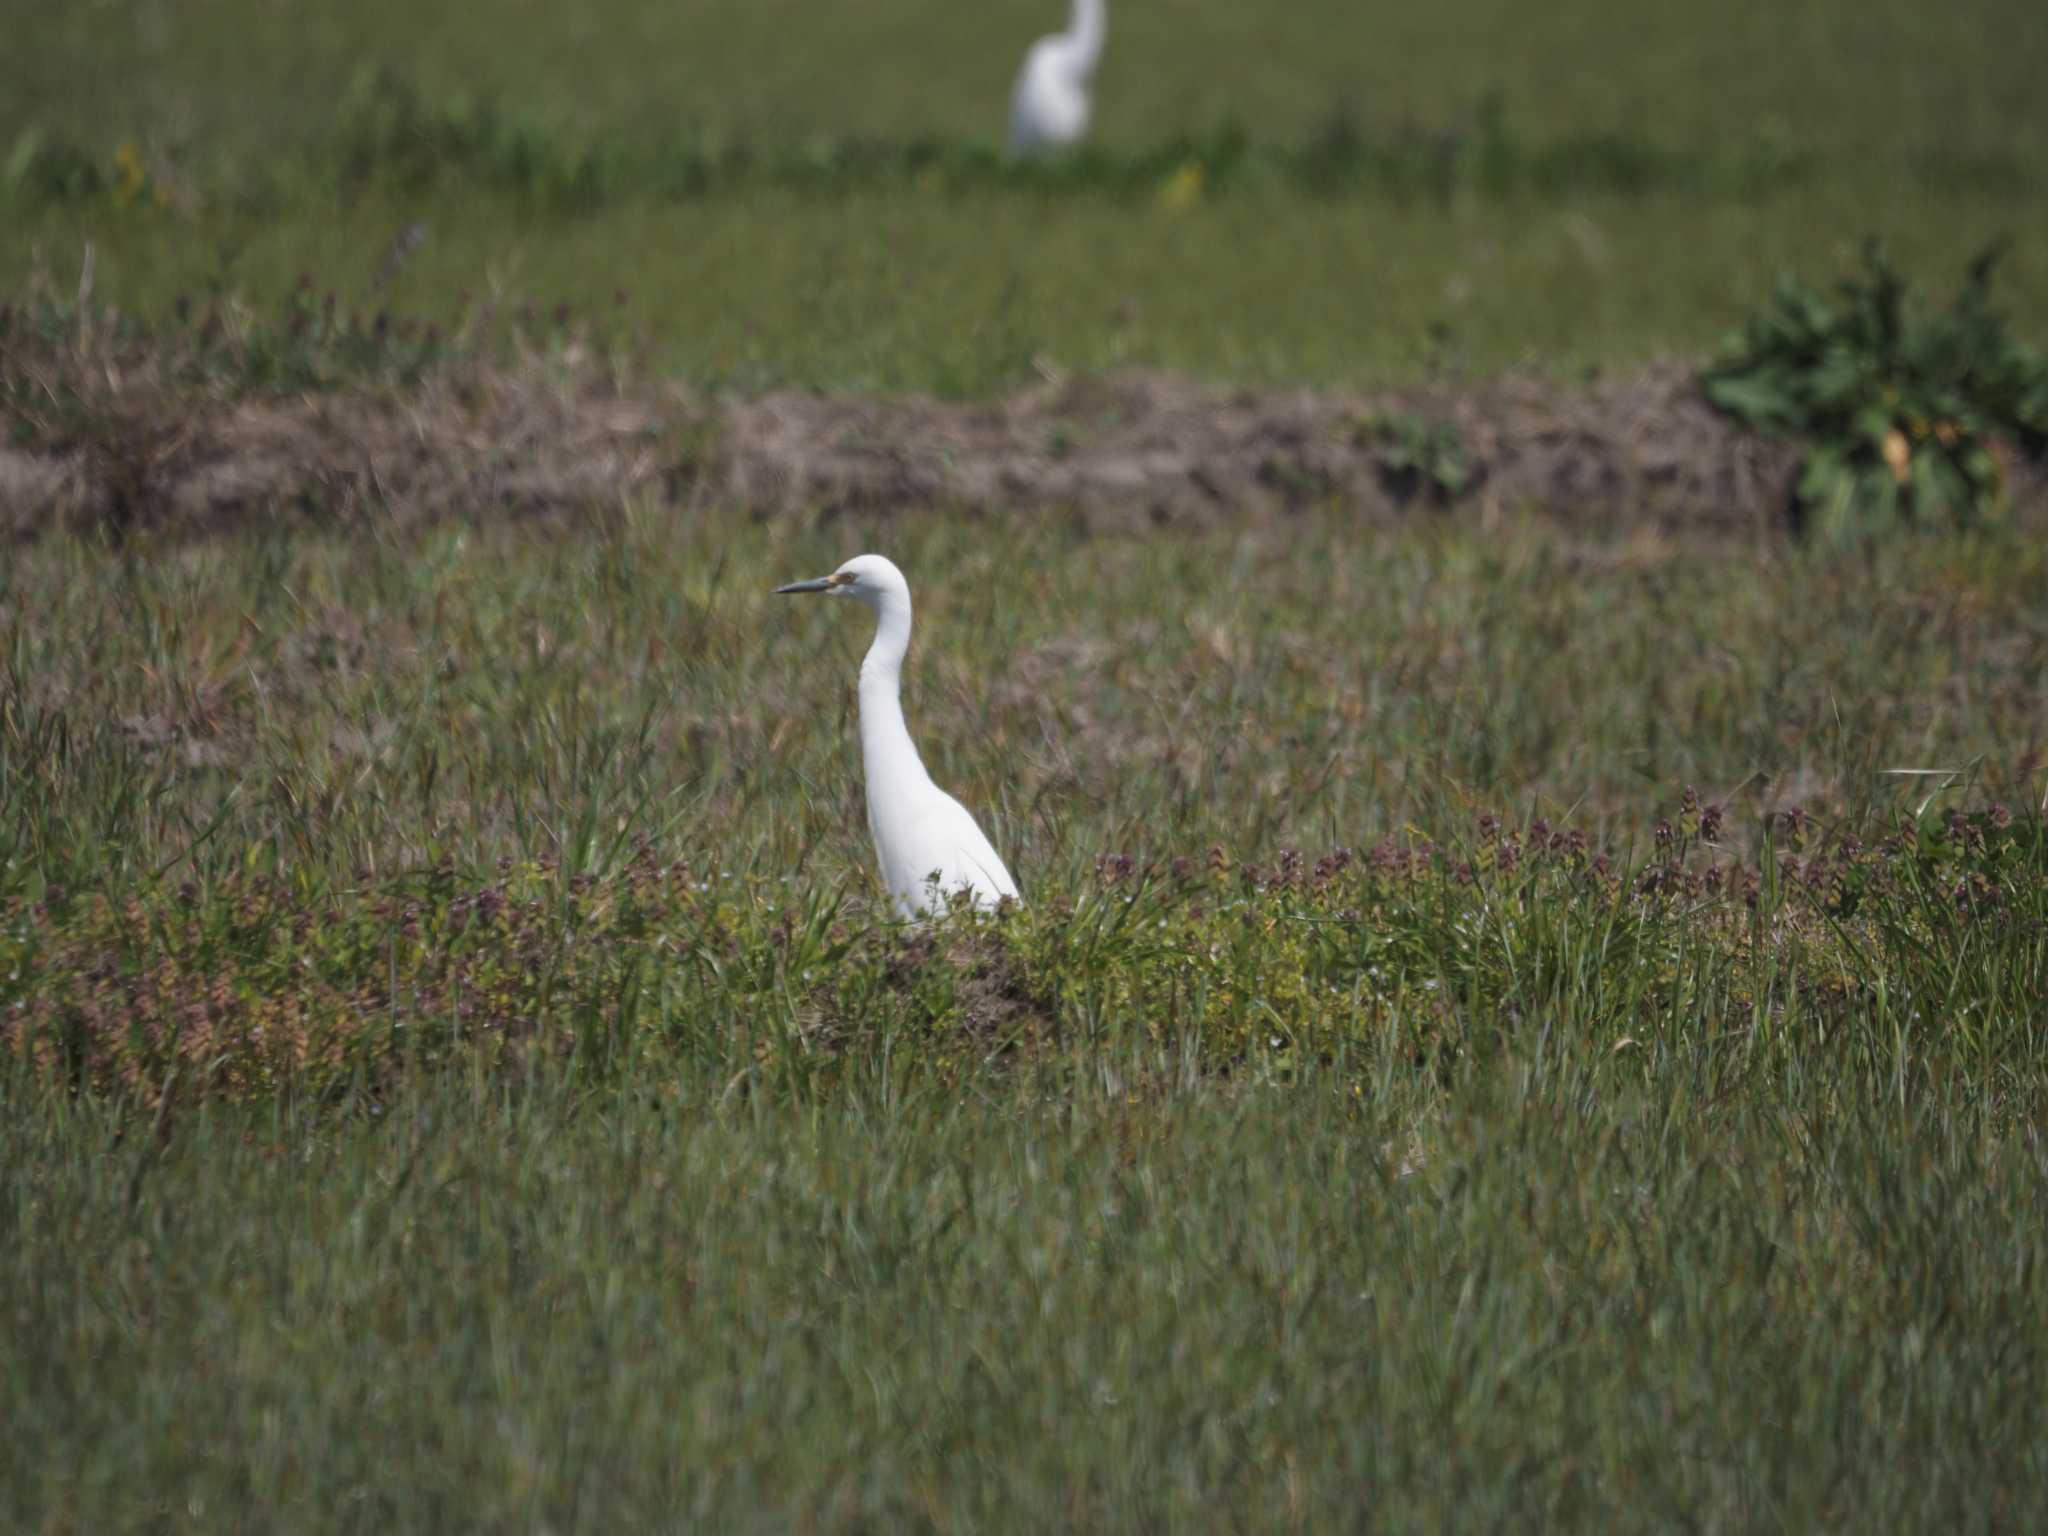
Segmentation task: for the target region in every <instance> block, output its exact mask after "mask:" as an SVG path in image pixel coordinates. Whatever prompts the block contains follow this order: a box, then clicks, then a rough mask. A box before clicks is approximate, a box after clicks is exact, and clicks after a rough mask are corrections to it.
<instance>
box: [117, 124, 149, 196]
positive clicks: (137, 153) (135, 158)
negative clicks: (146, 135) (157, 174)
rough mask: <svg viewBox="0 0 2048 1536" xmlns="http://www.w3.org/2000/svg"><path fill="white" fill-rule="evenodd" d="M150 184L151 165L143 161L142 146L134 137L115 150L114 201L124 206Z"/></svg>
mask: <svg viewBox="0 0 2048 1536" xmlns="http://www.w3.org/2000/svg"><path fill="white" fill-rule="evenodd" d="M148 185H149V167H148V166H146V165H144V164H143V163H142V148H141V146H140V145H138V144H137V143H136V142H135V141H134V140H133V139H128V140H126V141H124V142H123V143H122V145H121V147H120V148H119V149H117V150H115V151H114V201H115V202H117V203H120V204H123V205H124V206H125V205H126V204H128V203H132V202H134V201H135V196H136V194H137V193H138V192H140V191H141V190H142V189H143V188H144V187H146V186H148Z"/></svg>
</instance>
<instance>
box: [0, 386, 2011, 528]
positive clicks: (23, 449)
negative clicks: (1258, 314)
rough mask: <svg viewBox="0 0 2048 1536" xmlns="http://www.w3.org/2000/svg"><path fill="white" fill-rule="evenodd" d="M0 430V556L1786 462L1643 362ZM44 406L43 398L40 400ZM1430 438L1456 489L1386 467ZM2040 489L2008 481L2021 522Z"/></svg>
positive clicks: (1372, 511)
mask: <svg viewBox="0 0 2048 1536" xmlns="http://www.w3.org/2000/svg"><path fill="white" fill-rule="evenodd" d="M11 398H12V399H14V400H15V401H16V402H17V407H16V408H12V409H10V411H9V416H10V420H9V423H8V425H9V428H10V430H9V431H8V432H6V433H5V434H0V444H11V446H0V536H7V537H12V538H17V539H19V538H28V537H34V536H36V535H38V534H40V533H42V532H46V531H49V530H51V529H54V528H59V527H69V528H74V529H80V528H89V527H102V528H109V529H113V530H116V531H118V530H122V529H126V528H134V527H150V526H168V527H171V528H174V529H183V530H189V531H193V532H212V531H220V530H224V529H229V528H233V527H238V526H245V525H265V524H277V523H284V522H293V521H306V520H310V521H314V522H325V523H343V524H347V523H369V522H376V523H384V524H390V523H396V524H399V525H413V524H420V523H425V522H429V521H433V520H438V519H445V518H490V517H499V516H530V517H544V518H567V519H573V518H575V517H578V516H581V515H587V514H588V513H590V512H591V511H593V510H601V509H604V508H608V507H615V506H617V505H619V504H620V503H621V502H622V501H624V500H626V499H628V498H646V497H652V498H654V499H656V500H657V501H661V502H671V503H673V502H683V501H687V502H728V503H735V504H741V505H745V506H748V507H751V508H754V509H758V510H762V511H768V512H796V513H806V514H813V515H827V516H829V515H832V514H835V513H846V512H861V513H874V512H894V511H902V510H915V509H919V508H930V507H941V506H945V507H964V508H971V509H977V510H983V511H987V512H991V513H1001V512H1045V513H1052V512H1064V513H1066V514H1068V515H1073V516H1077V517H1080V518H1083V519H1085V520H1087V521H1089V522H1090V523H1101V524H1107V525H1127V526H1149V525H1167V526H1172V525H1202V524H1212V523H1222V522H1231V521H1244V520H1259V519H1264V518H1271V517H1276V516H1284V515H1285V514H1287V513H1289V512H1291V511H1298V510H1301V509H1303V508H1305V507H1308V506H1311V505H1334V506H1337V507H1340V508H1343V509H1345V510H1348V511H1350V512H1353V513H1355V514H1356V515H1358V516H1360V517H1365V518H1382V519H1384V518H1394V517H1400V516H1409V515H1421V514H1429V513H1438V514H1441V513H1448V514H1451V515H1475V514H1476V515H1482V516H1492V515H1502V514H1509V515H1511V514H1517V513H1529V512H1533V513H1540V514H1547V515H1550V516H1554V517H1557V518H1562V519H1565V520H1569V521H1580V520H1585V521H1589V522H1609V521H1622V522H1634V523H1652V524H1656V525H1660V526H1665V527H1671V528H1676V527H1681V526H1687V527H1701V528H1707V529H1717V530H1728V531H1734V530H1738V529H1746V528H1747V529H1755V528H1760V527H1772V526H1779V525H1782V524H1783V523H1784V522H1785V520H1786V518H1787V516H1788V511H1789V508H1790V506H1791V489H1792V482H1793V476H1794V473H1795V469H1796V464H1797V458H1798V449H1797V447H1796V445H1794V444H1792V443H1788V442H1784V441H1778V440H1773V439H1766V438H1760V437H1757V436H1755V435H1754V434H1751V433H1748V432H1745V431H1743V430H1742V429H1741V428H1740V427H1738V426H1737V425H1736V424H1734V423H1733V422H1731V421H1729V420H1728V419H1727V418H1725V417H1723V416H1722V415H1720V414H1719V413H1718V412H1716V411H1715V410H1713V408H1712V407H1710V406H1709V405H1708V404H1707V403H1706V401H1705V400H1704V399H1703V398H1702V397H1701V396H1700V394H1699V391H1698V389H1697V388H1696V387H1695V385H1694V383H1693V369H1692V367H1691V366H1690V365H1689V364H1686V363H1683V362H1678V361H1668V360H1667V361H1662V362H1657V363H1654V364H1651V365H1648V366H1645V367H1642V368H1640V369H1636V370H1632V371H1627V372H1616V373H1612V374H1610V375H1607V376H1605V377H1601V378H1596V379H1594V380H1592V381H1590V382H1587V383H1584V384H1578V385H1567V384H1560V383H1558V382H1556V381H1547V380H1542V379H1538V378H1533V377H1511V378H1504V379H1498V380H1494V381H1490V382H1484V383H1478V384H1474V385H1470V386H1466V387H1454V386H1451V385H1432V386H1427V387H1422V388H1415V389H1408V390H1393V391H1382V392H1376V393H1339V392H1314V391H1307V390H1265V391H1231V392H1223V391H1216V390H1213V389H1207V388H1204V387H1202V386H1200V385H1198V384H1195V383H1192V382H1190V381H1188V380H1185V379H1178V378H1173V377H1167V376H1162V375H1157V374H1145V373H1130V374H1121V375H1115V376H1108V377H1090V378H1082V379H1075V380H1072V381H1063V382H1061V383H1059V384H1045V385H1041V386H1038V387H1035V388H1032V389H1029V390H1026V391H1023V392H1020V393H1018V394H1016V395H1014V396H1012V397H1010V398H1009V399H1006V400H1003V401H1000V402H996V403H993V404H985V405H976V404H954V403H947V402H940V401H933V400H928V399H921V398H916V397H899V398H866V397H847V396H831V395H820V394H813V393H805V392H797V391H784V392H779V393H774V394H770V395H767V396H764V397H761V398H758V399H753V400H745V401H739V402H732V403H710V402H705V401H702V400H697V399H693V398H691V397H689V396H687V395H685V394H683V393H682V392H680V391H677V390H673V389H671V390H668V391H661V390H656V389H643V390H622V389H620V388H618V387H617V386H615V385H613V384H612V383H610V382H608V381H606V380H604V379H602V378H600V377H598V376H596V375H595V374H593V373H591V372H589V371H584V370H575V369H565V368H563V367H560V366H551V365H541V364H534V365H530V366H526V367H523V368H518V369H513V370H509V371H487V370H465V371H464V372H462V373H460V374H459V375H454V376H450V377H442V378H430V379H428V380H427V381H425V382H423V383H421V384H418V385H416V386H414V387H411V388H409V389H407V390H405V391H402V392H391V391H381V392H358V393H337V394H323V395H311V396H302V397H285V398H278V397H265V398H250V399H241V400H197V401H195V400H193V399H191V398H189V397H177V396H175V395H174V394H173V393H171V392H170V391H167V390H162V389H158V388H155V387H153V386H152V384H151V382H150V380H149V378H148V376H147V374H146V373H144V374H141V375H131V376H130V377H128V378H127V379H125V380H123V379H120V378H112V379H102V380H99V381H97V382H96V384H95V386H94V389H93V390H92V391H90V392H80V393H79V394H77V395H74V396H73V397H71V398H73V399H74V400H75V401H76V400H82V401H83V402H84V403H83V405H82V406H74V408H73V409H71V410H69V411H68V412H65V413H57V412H51V413H47V414H43V413H38V414H34V415H31V413H29V412H27V411H24V410H22V409H20V408H19V407H18V402H20V401H21V400H23V399H24V398H30V399H33V398H36V397H35V396H34V394H33V392H28V393H26V394H25V393H24V392H23V391H20V390H16V391H14V392H13V393H12V396H11ZM51 398H52V399H55V398H57V397H56V396H55V395H54V394H52V396H51ZM1400 422H1406V423H1408V424H1410V425H1413V424H1417V423H1430V424H1436V425H1437V426H1438V427H1439V428H1441V426H1442V424H1446V423H1448V424H1450V425H1451V426H1454V427H1455V430H1456V439H1457V442H1458V444H1459V446H1460V450H1461V454H1460V456H1461V459H1462V464H1463V475H1462V479H1461V482H1460V483H1459V485H1458V488H1457V489H1456V490H1455V492H1452V491H1449V490H1447V489H1446V487H1445V486H1444V485H1443V484H1441V483H1439V481H1438V480H1436V479H1433V478H1432V477H1430V476H1429V475H1427V474H1424V473H1419V472H1417V471H1416V470H1415V469H1414V468H1412V467H1408V466H1405V465H1404V464H1403V463H1402V462H1401V456H1400V454H1399V453H1398V452H1397V451H1395V449H1394V448H1393V447H1392V443H1393V439H1394V434H1395V431H1396V429H1395V427H1394V426H1393V425H1390V424H1394V423H1400ZM2044 482H2048V467H2044V466H2041V465H2038V464H2035V465H2029V464H2023V463H2015V464H2014V465H2013V491H2014V499H2015V502H2016V503H2017V504H2018V505H2019V506H2020V507H2022V508H2023V509H2029V510H2031V509H2032V508H2034V507H2036V506H2038V505H2039V504H2040V503H2041V502H2042V501H2043V499H2044V495H2043V492H2044Z"/></svg>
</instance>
